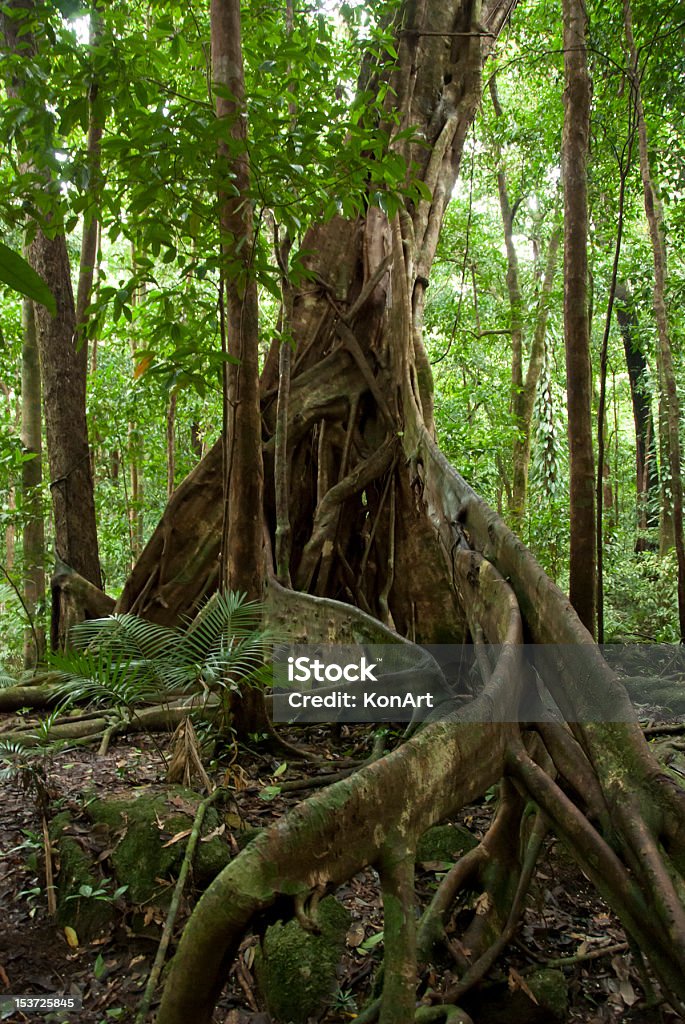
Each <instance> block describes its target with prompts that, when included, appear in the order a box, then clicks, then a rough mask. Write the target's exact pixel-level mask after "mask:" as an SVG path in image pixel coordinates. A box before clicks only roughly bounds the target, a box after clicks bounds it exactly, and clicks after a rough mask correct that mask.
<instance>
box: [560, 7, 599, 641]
mask: <svg viewBox="0 0 685 1024" xmlns="http://www.w3.org/2000/svg"><path fill="white" fill-rule="evenodd" d="M563 18H564V82H565V89H564V132H563V138H562V165H563V181H564V338H565V343H566V390H567V394H568V440H569V456H570V458H569V465H570V478H571V479H570V508H571V537H570V565H569V596H570V599H571V604H572V605H573V607H574V608H575V609H576V611H577V613H578V616H579V618H580V620H581V622H582V623H583V625H584V626H585V627H586V629H588V631H589V632H590V633H591V634H592V635H594V632H595V615H596V579H595V566H596V533H595V501H594V491H595V468H594V457H593V449H592V418H591V417H592V368H591V365H590V334H589V323H588V262H587V226H588V212H587V156H588V146H589V137H590V95H591V87H590V78H589V75H588V70H587V47H586V42H585V31H586V16H585V8H584V6H583V4H582V2H581V0H564V2H563Z"/></svg>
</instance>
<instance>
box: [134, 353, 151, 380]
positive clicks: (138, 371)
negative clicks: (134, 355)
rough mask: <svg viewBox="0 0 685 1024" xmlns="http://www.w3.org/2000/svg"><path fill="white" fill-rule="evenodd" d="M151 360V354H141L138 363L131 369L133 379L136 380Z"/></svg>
mask: <svg viewBox="0 0 685 1024" xmlns="http://www.w3.org/2000/svg"><path fill="white" fill-rule="evenodd" d="M151 362H152V356H143V358H142V359H141V360H140V362H139V363H136V366H135V369H134V371H133V379H134V380H138V379H139V377H142V376H143V374H144V373H146V372H147V371H148V370H149V369H150V363H151Z"/></svg>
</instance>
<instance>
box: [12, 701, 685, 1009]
mask: <svg viewBox="0 0 685 1024" xmlns="http://www.w3.org/2000/svg"><path fill="white" fill-rule="evenodd" d="M5 721H6V722H7V724H9V722H10V718H9V716H5ZM2 724H3V723H0V740H1V732H2ZM6 727H7V726H6ZM288 738H289V739H290V740H291V741H292V742H295V743H302V742H306V744H307V746H308V747H309V748H312V749H314V750H315V751H316V752H317V753H316V756H317V758H318V761H317V762H316V764H315V765H306V764H302V763H300V762H292V763H288V765H287V766H286V767H285V768H284V769H283V768H281V767H280V766H281V765H282V759H281V758H279V757H275V756H273V755H272V754H271V753H269V752H268V751H265V750H262V749H259V748H258V749H255V750H247V751H242V750H241V752H240V757H239V759H238V760H234V761H233V764H232V765H229V767H228V768H227V767H226V765H227V764H229V762H230V760H231V756H232V755H231V756H227V757H226V758H224V759H222V758H221V757H219V758H217V760H216V761H211V760H210V761H209V763H208V764H207V765H206V767H207V770H208V772H209V774H210V777H211V778H212V780H213V781H214V782H216V783H223V784H224V785H226V784H228V786H229V787H231V788H232V790H233V799H232V800H231V801H230V803H229V804H228V805H227V809H226V810H225V812H224V821H225V825H226V828H225V830H224V838H225V841H226V842H227V843H228V844H229V847H230V849H231V851H232V852H234V853H235V852H237V849H238V846H239V844H240V841H241V833H242V832H244V830H245V829H248V828H251V829H254V828H262V827H264V826H266V825H268V824H269V823H270V822H271V821H273V820H274V819H275V818H277V817H278V816H280V815H281V814H283V813H284V812H285V811H286V810H287V809H288V807H290V806H292V805H293V804H295V803H296V802H297V801H298V800H300V799H302V798H303V797H304V796H306V795H307V793H306V791H304V792H303V791H302V790H298V789H294V790H287V791H284V790H283V789H282V788H281V787H284V786H285V787H286V789H287V786H288V784H290V783H292V782H295V781H297V780H298V779H300V780H301V779H303V778H305V775H308V776H309V777H311V776H312V775H313V774H314V775H315V774H318V775H324V774H327V773H328V771H330V770H335V769H336V768H339V767H344V766H345V765H346V764H347V763H348V761H349V759H350V758H359V759H363V758H364V757H366V756H367V755H368V753H369V751H370V745H371V739H372V736H371V732H370V730H368V729H364V728H361V727H360V728H357V729H348V728H347V727H342V728H340V727H339V728H338V729H337V731H336V730H333V731H332V732H331V731H330V730H326V729H323V728H313V727H312V728H309V729H306V730H305V729H301V730H299V731H298V732H297V733H295V732H294V731H293V733H291V734H290V735H289V736H288ZM156 743H158V744H161V745H162V746H167V745H168V738H167V737H162V738H161V739H160V738H159V737H157V738H156ZM156 743H155V742H153V740H152V738H151V737H149V736H134V737H128V738H126V739H120V740H119V741H117V742H116V744H113V746H112V747H111V749H110V750H109V752H108V753H107V754H106V755H105V756H98V755H97V753H96V752H95V751H94V750H92V749H89V748H87V747H83V746H79V747H71V748H70V749H64V750H62V751H60V752H58V753H53V754H49V755H40V754H39V755H37V754H35V753H33V754H32V756H31V758H30V760H29V762H28V763H29V765H30V766H31V773H30V774H28V775H26V776H25V777H24V781H23V784H22V779H21V778H17V777H16V776H15V777H13V778H7V779H4V780H2V781H3V796H2V803H1V805H0V906H1V907H2V922H3V927H2V934H1V935H0V1002H1V1000H2V996H4V995H6V994H8V993H11V994H13V995H18V994H22V995H25V994H32V995H45V996H48V995H53V994H55V993H64V994H67V995H74V996H79V997H81V998H82V1000H83V1008H82V1010H80V1011H79V1012H74V1013H72V1012H62V1011H60V1012H57V1013H51V1014H44V1015H43V1019H44V1020H46V1021H49V1022H56V1021H74V1022H76V1021H78V1022H79V1024H111V1022H116V1021H122V1022H129V1021H133V1019H134V1017H135V1013H136V1010H137V1007H138V1004H139V1002H140V998H141V994H142V991H143V989H144V987H145V983H146V981H147V977H148V974H149V971H150V967H151V965H152V962H153V960H154V957H155V954H156V951H157V946H158V942H159V937H160V934H161V926H162V924H163V920H164V912H163V911H162V910H161V909H159V908H155V907H147V908H143V909H144V928H143V933H142V934H141V928H140V919H141V914H140V910H139V908H133V907H131V906H130V905H128V904H127V903H126V902H125V897H123V898H120V899H119V900H117V902H116V904H115V909H116V914H115V921H114V924H113V925H112V926H111V927H110V928H109V929H108V930H107V931H106V933H105V934H102V935H100V936H99V937H97V938H96V939H95V940H93V941H91V942H87V943H83V944H81V943H80V942H79V943H78V944H77V945H73V943H74V941H75V940H76V941H78V936H75V935H71V936H68V935H67V934H66V933H65V930H64V929H62V928H60V927H58V925H57V924H56V922H55V920H54V919H53V918H51V917H50V915H49V913H48V907H47V899H46V880H45V868H44V862H45V861H44V841H43V827H42V819H41V811H40V808H39V801H37V799H36V791H35V785H32V784H31V782H32V780H35V778H36V773H37V774H38V777H39V778H42V783H43V787H44V789H45V790H46V809H47V817H48V819H52V818H53V817H54V815H55V814H57V813H58V812H60V811H63V810H65V809H68V810H69V811H70V812H71V813H72V815H73V816H74V817H78V816H79V815H80V816H81V817H82V803H83V794H84V792H88V791H89V790H97V791H99V792H100V793H102V792H104V791H105V790H106V791H108V792H120V793H122V794H126V793H130V792H131V790H132V789H133V788H135V787H139V786H141V785H143V784H145V785H152V786H153V787H156V786H157V785H160V786H161V785H162V783H163V780H164V773H165V768H164V764H163V761H162V758H161V756H160V753H159V750H158V749H157V746H156ZM229 753H230V752H227V754H229ZM0 766H1V762H0ZM492 806H493V799H492V797H491V798H490V799H487V798H486V799H485V800H483V801H481V802H480V803H478V804H477V805H474V806H471V807H468V808H465V809H464V810H463V811H462V813H461V814H460V815H459V818H458V819H457V820H458V822H459V823H460V824H462V825H465V826H466V827H468V828H469V829H470V830H471V831H472V832H473V834H474V835H475V836H476V838H479V837H480V836H482V835H483V833H484V832H485V830H486V829H487V826H488V823H489V820H490V817H491V811H492ZM103 853H104V856H103V857H102V861H101V867H102V870H103V873H104V874H105V875H106V874H107V870H108V861H107V856H106V854H107V851H103ZM54 859H55V858H54V855H53V860H54ZM54 867H55V870H56V871H58V870H59V865H58V864H57V863H55V864H54ZM444 869H445V865H444V864H441V863H438V862H435V863H424V864H421V865H417V892H418V894H419V899H420V900H421V902H422V903H423V902H424V901H425V900H427V899H428V898H430V895H431V893H432V891H433V890H434V888H435V886H436V879H437V878H438V877H439V876H440V873H441V871H443V870H444ZM110 891H111V889H110ZM337 895H338V898H339V899H340V900H341V901H342V902H343V904H344V905H345V906H346V907H347V909H348V910H349V911H350V913H351V916H352V925H351V927H350V929H349V933H348V935H347V949H346V953H345V955H344V957H343V959H342V962H341V964H340V966H339V970H338V983H339V991H338V995H337V997H336V999H335V1003H334V1005H333V1007H332V1008H331V1009H330V1010H329V1011H328V1012H327V1013H326V1015H325V1016H324V1017H323V1018H322V1020H321V1022H320V1024H342V1022H343V1021H350V1020H353V1019H354V1017H355V1015H356V1014H357V1012H358V1011H359V1009H360V1008H361V1007H362V1006H363V1005H364V1002H365V1000H366V998H367V997H368V995H369V993H370V991H371V985H372V982H373V974H374V970H375V966H376V964H377V962H378V960H379V959H380V956H381V951H382V937H381V938H379V939H376V938H374V937H375V936H379V933H380V932H381V929H382V908H381V901H380V895H379V889H378V885H377V877H376V875H375V872H374V871H373V870H371V869H368V870H367V871H365V872H363V873H361V874H359V875H357V876H356V877H355V878H353V879H352V880H351V881H350V882H349V883H348V884H347V885H345V886H343V887H341V889H339V890H338V893H337ZM197 896H198V893H197V892H196V891H194V890H193V888H192V885H191V886H190V888H189V889H188V892H187V893H186V898H185V899H184V901H183V904H182V908H181V913H180V915H179V917H178V919H177V922H176V929H175V934H176V935H178V934H180V931H181V929H182V927H183V923H184V920H186V919H187V916H188V914H189V912H190V910H191V908H192V905H193V902H194V901H195V900H196V899H197ZM456 923H458V922H456ZM134 924H135V925H136V928H135V930H134ZM69 939H71V943H72V944H71V945H70V942H69ZM257 941H258V939H257V936H248V937H247V938H246V939H245V941H244V943H243V945H242V947H241V952H240V956H239V959H238V961H237V963H236V964H235V965H234V967H233V969H232V973H231V976H230V978H229V982H228V984H227V986H226V989H225V992H224V997H223V1000H222V1002H221V1004H220V1005H219V1007H218V1008H217V1012H216V1015H215V1020H216V1022H217V1024H248V1022H252V1024H268V1022H269V1021H271V1018H270V1017H269V1016H268V1014H266V1013H265V1012H264V1009H263V1006H262V1005H261V1004H260V997H259V995H258V993H257V990H256V987H255V983H254V975H253V962H254V948H255V945H256V943H257ZM604 951H606V952H604ZM569 958H574V959H573V960H571V961H570V962H569V963H566V964H562V965H561V968H562V969H563V970H564V973H565V976H566V978H567V982H568V986H569V1002H570V1011H569V1019H570V1020H571V1021H584V1022H587V1024H610V1022H618V1021H641V1022H645V1024H647V1022H650V1021H661V1022H666V1024H668V1022H670V1021H675V1020H678V1019H679V1018H677V1017H676V1016H675V1015H672V1014H671V1012H670V1010H668V1008H666V1007H661V1008H657V1009H649V1008H648V1007H647V1004H646V997H645V990H644V987H643V984H642V980H641V976H640V970H639V969H638V966H637V965H636V962H635V960H634V958H633V956H632V955H631V953H630V951H629V950H628V946H627V943H626V937H625V934H624V932H623V931H622V929H621V927H620V925H619V924H618V922H617V921H616V919H615V918H614V917H613V915H612V914H611V913H610V912H609V911H608V909H607V907H606V906H605V905H604V904H603V903H602V901H601V899H600V898H599V897H598V896H597V894H596V893H595V892H594V890H593V888H592V886H591V885H590V884H589V883H588V882H587V880H586V879H585V878H584V876H583V875H582V874H581V873H580V872H579V870H578V868H577V867H576V865H575V864H574V862H573V861H572V860H571V858H570V857H569V855H568V854H567V853H566V852H565V850H564V849H563V847H562V846H561V845H560V844H559V843H558V842H557V841H556V840H555V839H554V838H553V837H552V838H551V839H550V840H549V842H548V845H547V850H546V856H545V858H544V859H543V860H541V862H540V864H539V867H538V870H537V873H536V877H535V881H534V884H533V886H532V887H531V891H530V893H529V895H528V900H527V905H526V910H525V913H524V917H523V921H522V924H521V928H520V929H519V933H518V936H517V939H516V941H515V943H514V944H512V945H511V946H510V947H509V948H508V949H507V950H506V953H505V955H504V956H503V957H502V958H501V959H500V961H499V962H498V964H497V966H496V968H495V969H494V970H493V972H491V974H490V977H489V982H494V983H501V984H502V985H503V986H504V985H508V987H509V989H510V990H515V989H517V988H518V989H521V988H522V989H523V991H524V992H525V989H526V984H525V978H526V975H527V974H528V973H530V972H531V970H533V969H535V967H536V966H537V967H541V966H544V965H545V964H546V963H547V962H549V961H550V960H552V961H555V963H554V966H557V964H556V961H558V960H568V959H569ZM449 978H450V971H449V964H444V965H442V966H440V967H435V968H431V970H430V971H429V972H427V973H426V975H425V977H424V978H423V979H422V985H423V987H424V988H426V987H428V986H431V987H433V986H440V985H441V984H443V983H445V982H446V981H449ZM31 1019H34V1020H35V1015H33V1016H27V1015H25V1014H23V1013H22V1012H17V1011H11V1012H9V1013H6V1014H4V1015H3V1014H0V1020H4V1021H7V1022H19V1021H29V1020H31Z"/></svg>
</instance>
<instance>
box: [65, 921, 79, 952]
mask: <svg viewBox="0 0 685 1024" xmlns="http://www.w3.org/2000/svg"><path fill="white" fill-rule="evenodd" d="M64 934H65V936H66V939H67V943H68V944H69V946H70V947H71V949H78V935H77V934H76V932H75V931H74V929H73V928H70V927H69V925H66V926H65V928H64Z"/></svg>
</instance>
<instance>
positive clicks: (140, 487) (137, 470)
mask: <svg viewBox="0 0 685 1024" xmlns="http://www.w3.org/2000/svg"><path fill="white" fill-rule="evenodd" d="M131 263H132V266H133V270H134V271H135V268H136V251H135V247H134V246H132V247H131ZM144 294H145V290H144V285H140V286H139V287H137V288H136V289H135V290H134V292H133V296H132V298H131V305H132V306H138V305H140V303H141V301H142V299H143V295H144ZM130 346H131V362H132V363H133V375H134V377H135V376H136V374H137V373H138V368H137V367H138V341H137V338H136V334H135V330H133V331H132V332H131V336H130ZM128 464H129V476H130V488H131V493H130V495H129V504H128V521H129V533H130V537H131V557H132V560H133V563H134V564H135V562H136V561H137V560H138V558H139V557H140V553H141V551H142V550H143V534H144V529H145V522H144V515H143V500H144V497H145V481H144V477H143V464H144V450H143V440H142V436H141V433H140V431H139V430H138V425H137V423H136V422H135V420H131V421H130V422H129V425H128Z"/></svg>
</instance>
